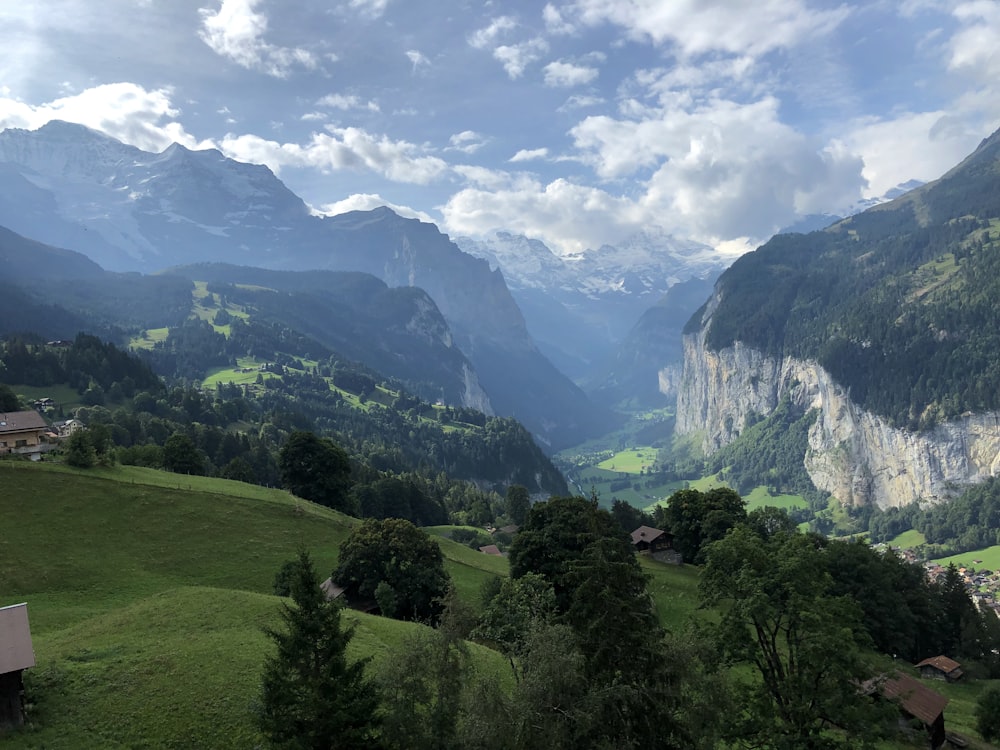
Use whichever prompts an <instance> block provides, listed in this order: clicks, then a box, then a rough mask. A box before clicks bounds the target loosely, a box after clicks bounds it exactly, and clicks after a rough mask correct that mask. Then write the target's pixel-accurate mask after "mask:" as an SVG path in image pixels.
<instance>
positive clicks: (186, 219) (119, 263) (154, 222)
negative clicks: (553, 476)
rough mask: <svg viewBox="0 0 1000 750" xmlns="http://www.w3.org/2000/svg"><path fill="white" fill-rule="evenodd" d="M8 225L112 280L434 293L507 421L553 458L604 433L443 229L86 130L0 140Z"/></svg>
mask: <svg viewBox="0 0 1000 750" xmlns="http://www.w3.org/2000/svg"><path fill="white" fill-rule="evenodd" d="M0 224H2V225H5V226H8V227H10V228H11V229H13V230H14V231H16V232H18V233H20V234H22V235H25V236H29V237H32V238H34V239H36V240H39V241H41V242H45V243H47V244H51V245H56V246H61V247H72V248H74V249H77V250H80V251H81V252H84V253H86V254H87V255H88V256H89V257H90V258H92V259H93V260H94V261H96V262H97V263H99V264H101V265H102V266H103V267H105V268H108V269H111V270H115V271H146V272H149V271H155V270H159V269H162V268H165V267H168V266H178V265H185V264H191V263H202V262H216V263H229V264H233V265H238V266H255V267H261V268H267V269H277V270H296V271H309V270H315V269H321V270H331V271H363V272H365V273H370V274H373V275H375V276H376V277H378V278H380V279H382V280H383V281H384V282H385V283H387V284H388V285H389V286H417V287H420V288H422V289H425V290H426V291H427V292H428V294H430V296H431V297H432V298H433V300H434V302H435V304H436V305H437V307H438V309H439V310H440V311H441V313H442V314H443V315H444V317H445V319H446V320H447V322H448V324H449V326H450V328H451V330H452V332H453V334H454V336H455V343H456V344H457V346H458V347H459V349H461V350H462V352H463V353H464V354H465V356H466V357H467V358H468V360H469V361H470V362H471V363H472V366H473V368H474V370H475V371H476V373H477V374H478V377H479V379H480V381H481V382H482V384H483V386H484V388H485V390H486V391H487V393H488V394H489V398H490V401H491V403H492V405H493V407H494V409H495V410H496V411H497V413H500V414H508V415H513V416H515V417H517V418H518V419H520V420H521V421H522V422H523V423H524V424H525V425H526V426H528V427H529V429H531V430H532V431H533V432H534V433H535V434H536V435H537V436H538V437H539V438H540V439H541V440H543V441H544V442H545V443H546V444H547V445H548V446H550V447H552V448H558V447H563V446H566V445H569V444H572V443H575V442H578V441H579V440H581V439H584V438H586V437H587V436H589V435H593V434H597V433H600V432H603V431H605V430H606V429H607V428H608V426H609V425H611V424H613V422H614V416H613V415H612V414H611V413H610V412H609V411H608V410H606V409H603V408H600V407H597V406H595V405H594V404H592V403H591V402H590V401H589V400H588V399H587V397H586V396H585V395H584V393H583V392H582V391H581V390H580V389H579V388H577V387H576V386H575V385H574V384H573V383H572V382H571V381H570V380H569V379H568V378H567V377H565V376H564V375H563V374H562V373H561V372H560V371H559V370H557V369H556V367H555V366H553V365H552V363H551V362H549V361H548V360H547V359H546V358H545V357H544V355H543V354H542V353H541V352H540V351H539V349H538V347H537V346H536V345H535V343H534V341H533V340H532V338H531V336H530V335H529V333H528V330H527V328H526V326H525V323H524V319H523V316H522V315H521V311H520V310H519V309H518V306H517V304H516V303H515V301H514V299H513V298H512V297H511V295H510V292H509V290H508V289H507V286H506V284H505V282H504V279H503V276H502V275H501V274H500V273H496V272H491V270H490V268H489V265H488V264H487V263H486V262H484V261H482V260H480V259H476V258H472V257H470V256H468V255H467V254H465V253H463V252H462V251H461V250H460V249H459V248H458V247H457V246H456V245H454V244H453V243H452V242H450V240H449V239H448V238H447V237H446V236H445V235H443V234H441V233H440V232H439V231H438V230H437V228H436V227H434V226H432V225H430V224H422V223H421V222H418V221H416V220H410V219H403V218H402V217H399V216H397V215H396V214H394V213H393V212H392V211H390V210H389V209H376V210H375V211H367V212H352V213H349V214H344V215H342V216H335V217H325V216H317V215H315V214H314V213H313V212H312V211H311V210H310V209H309V207H308V206H306V204H305V203H304V202H303V201H302V200H301V199H300V198H298V197H297V196H295V195H294V194H293V193H292V192H291V191H289V190H288V189H287V188H286V187H285V186H284V185H283V184H282V183H281V181H280V180H278V179H277V178H276V177H275V176H274V174H273V173H272V172H271V171H270V170H269V169H267V168H266V167H263V166H254V165H249V164H241V163H239V162H236V161H233V160H231V159H228V158H226V157H224V156H223V155H222V154H221V153H219V152H218V151H215V150H204V151H191V150H189V149H186V148H184V147H182V146H179V145H177V144H174V145H172V146H171V147H169V148H168V149H166V150H165V151H163V152H162V153H159V154H152V153H147V152H144V151H141V150H139V149H136V148H133V147H131V146H126V145H123V144H121V143H119V142H118V141H115V140H114V139H111V138H108V137H107V136H104V135H102V134H99V133H96V132H94V131H92V130H88V129H87V128H84V127H82V126H78V125H71V124H67V123H61V122H52V123H49V124H47V125H45V126H43V127H42V128H39V129H38V130H36V131H25V130H18V129H8V130H5V131H3V132H0Z"/></svg>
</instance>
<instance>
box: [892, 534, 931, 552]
mask: <svg viewBox="0 0 1000 750" xmlns="http://www.w3.org/2000/svg"><path fill="white" fill-rule="evenodd" d="M926 543H927V537H925V536H924V535H923V534H921V533H920V532H919V531H917V530H916V529H910V530H909V531H904V532H903V533H902V534H900V535H899V536H896V537H894V538H892V539H890V540H889V545H890V546H892V547H899V548H900V549H909V548H912V547H919V546H920V545H921V544H926Z"/></svg>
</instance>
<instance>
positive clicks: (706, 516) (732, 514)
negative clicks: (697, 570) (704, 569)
mask: <svg viewBox="0 0 1000 750" xmlns="http://www.w3.org/2000/svg"><path fill="white" fill-rule="evenodd" d="M660 513H661V516H660V517H661V518H662V519H663V522H664V525H665V526H666V527H667V530H669V531H670V533H671V534H673V535H674V546H675V547H676V548H677V551H678V552H680V553H681V555H682V556H683V558H684V562H687V563H699V564H700V563H702V562H704V556H703V555H702V547H704V546H705V545H707V544H709V543H710V542H713V541H715V540H717V539H722V537H724V536H725V535H726V532H727V531H729V529H731V528H732V527H733V526H735V525H736V524H738V523H742V522H743V521H745V520H746V517H747V512H746V507H745V504H744V502H743V498H741V497H740V496H739V494H738V493H737V492H735V491H734V490H731V489H730V488H729V487H715V488H713V489H711V490H709V491H708V492H700V491H699V490H680V491H678V492H675V493H674V494H673V495H671V496H670V500H669V501H668V504H667V507H666V508H665V509H664V510H662V511H661V512H660Z"/></svg>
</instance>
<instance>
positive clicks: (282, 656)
mask: <svg viewBox="0 0 1000 750" xmlns="http://www.w3.org/2000/svg"><path fill="white" fill-rule="evenodd" d="M291 594H292V601H293V602H294V606H290V605H288V604H284V605H282V610H281V619H282V622H283V623H284V628H283V629H281V630H275V629H267V630H266V632H267V635H268V636H269V637H270V638H271V640H273V641H274V643H275V645H276V646H277V653H276V654H274V655H272V656H269V657H268V658H267V660H266V661H265V664H264V676H263V689H262V696H261V703H262V706H261V711H260V714H259V716H258V726H259V728H260V730H261V732H262V733H263V734H264V736H265V737H267V739H268V740H270V742H271V744H272V745H273V746H274V747H280V748H296V749H299V748H301V749H302V750H351V749H353V748H372V747H376V746H377V743H376V742H375V739H374V733H375V729H376V726H377V717H376V710H377V708H378V703H379V699H378V694H377V691H376V690H375V688H374V686H373V685H372V684H371V683H370V682H369V681H368V680H367V679H366V678H365V667H366V665H367V662H368V660H367V659H364V660H360V661H355V662H353V663H348V661H347V653H346V652H347V644H348V643H349V642H350V640H351V638H352V636H353V635H354V628H353V627H349V628H346V629H345V628H344V627H343V625H342V623H341V605H340V604H339V603H337V602H336V601H327V599H326V597H325V596H324V594H323V592H322V591H321V590H320V588H319V581H318V579H317V577H316V570H315V568H314V567H313V564H312V560H311V559H310V558H309V555H308V553H306V552H302V553H300V555H299V559H298V564H297V565H296V567H295V570H294V572H293V574H292V576H291Z"/></svg>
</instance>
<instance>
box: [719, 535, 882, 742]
mask: <svg viewBox="0 0 1000 750" xmlns="http://www.w3.org/2000/svg"><path fill="white" fill-rule="evenodd" d="M821 547H822V545H820V544H817V540H815V539H814V538H813V537H811V536H808V535H804V534H794V533H793V534H789V533H778V534H775V535H774V536H772V537H770V538H769V539H764V538H762V537H760V536H758V535H757V534H755V533H754V532H753V531H752V530H751V529H749V528H748V527H746V526H739V527H737V528H735V529H734V530H733V531H732V532H731V533H730V534H728V535H727V536H726V538H725V539H722V540H721V541H717V542H715V543H713V544H711V545H709V547H708V548H707V550H706V555H707V563H706V565H705V568H704V570H703V573H702V581H701V587H702V598H703V604H704V605H706V606H718V607H719V609H720V611H721V612H722V619H721V622H720V623H719V625H718V626H717V630H716V638H717V646H718V649H719V652H720V653H721V654H722V655H723V659H724V660H725V661H726V662H728V663H731V664H741V663H742V664H748V665H750V666H751V667H752V669H753V673H755V678H753V679H744V680H742V681H741V682H740V683H739V685H738V688H737V693H738V697H739V702H738V705H740V706H741V707H742V711H740V712H737V714H736V715H735V716H734V717H733V721H732V724H731V726H730V727H729V728H728V733H729V737H730V739H731V740H733V741H736V742H745V743H746V744H748V745H751V746H753V747H759V748H768V749H771V750H816V749H820V748H824V749H825V748H856V747H872V746H873V745H874V743H875V741H876V740H877V735H878V734H879V728H880V727H881V726H882V725H883V722H882V719H883V718H884V715H883V713H882V709H880V708H879V707H878V706H877V705H876V704H875V703H874V702H873V701H871V700H870V699H869V698H868V697H867V696H865V695H863V694H862V692H861V691H860V690H859V689H858V686H859V685H861V684H862V683H863V682H864V681H865V680H867V679H869V678H871V676H872V675H873V674H875V673H876V672H875V670H874V669H873V668H871V667H869V665H868V664H867V663H866V662H865V660H864V658H863V650H862V649H863V648H864V647H866V646H869V643H868V641H867V637H866V635H865V633H864V628H863V626H862V624H861V613H860V611H859V609H858V606H857V604H856V603H855V602H853V601H852V600H851V599H850V598H849V597H837V596H832V595H831V594H830V589H831V580H830V576H829V574H828V573H827V572H826V570H825V561H824V559H823V555H822V551H821ZM737 674H739V673H738V672H737ZM747 674H751V673H747Z"/></svg>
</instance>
